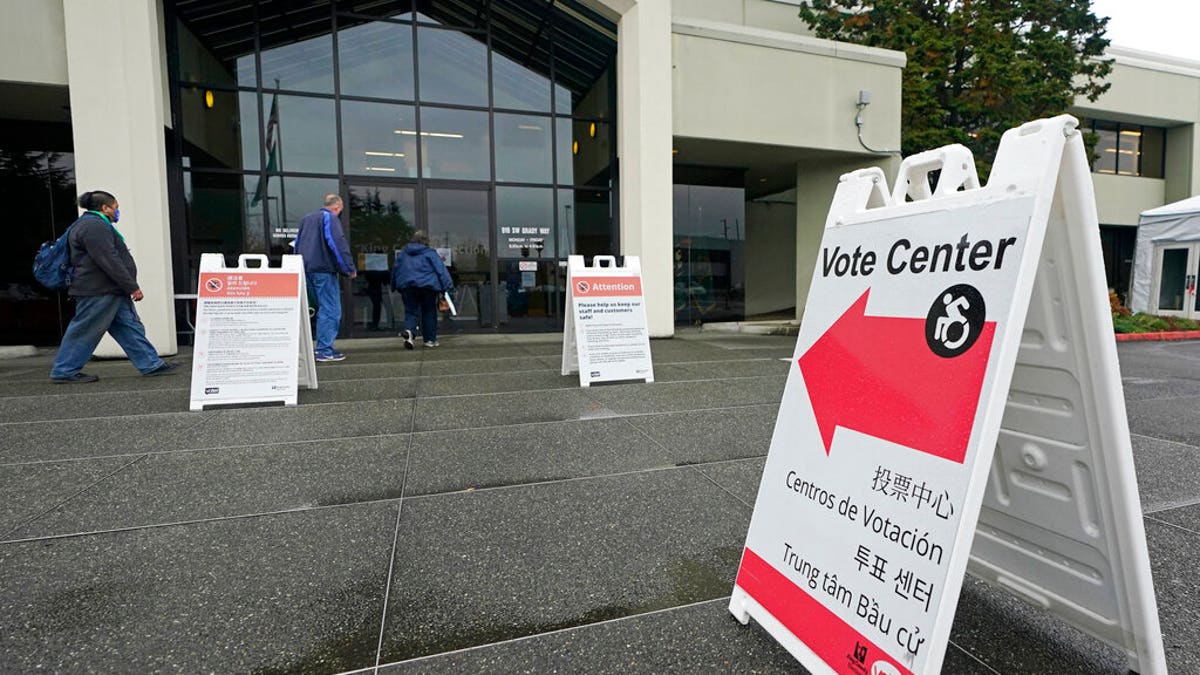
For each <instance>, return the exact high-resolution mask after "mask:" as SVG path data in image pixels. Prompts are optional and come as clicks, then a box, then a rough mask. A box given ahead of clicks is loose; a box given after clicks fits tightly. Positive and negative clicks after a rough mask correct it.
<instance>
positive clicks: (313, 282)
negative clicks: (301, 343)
mask: <svg viewBox="0 0 1200 675" xmlns="http://www.w3.org/2000/svg"><path fill="white" fill-rule="evenodd" d="M323 204H324V206H322V207H321V209H320V210H318V211H313V212H312V213H310V214H308V215H306V216H304V218H302V219H301V220H300V230H299V232H297V233H296V246H295V248H296V253H298V254H300V255H301V256H303V257H304V276H305V278H306V279H307V281H308V292H309V294H310V295H311V296H312V297H314V298H316V300H317V331H316V345H315V347H314V356H315V358H316V359H317V361H318V362H321V363H326V362H330V361H344V360H345V359H346V355H345V354H343V353H341V352H339V351H337V350H335V349H334V348H333V341H334V340H335V339H336V338H337V334H338V327H339V326H340V324H341V322H342V288H341V284H340V283H339V281H338V275H339V274H342V275H345V276H347V277H350V278H351V279H353V278H355V277H357V276H358V270H356V269H355V268H354V262H353V259H352V258H351V257H350V243H349V242H347V241H346V234H345V232H344V231H343V230H342V221H341V220H339V219H338V216H340V215H341V213H342V198H341V197H339V196H337V195H335V194H328V195H325V199H324V201H323Z"/></svg>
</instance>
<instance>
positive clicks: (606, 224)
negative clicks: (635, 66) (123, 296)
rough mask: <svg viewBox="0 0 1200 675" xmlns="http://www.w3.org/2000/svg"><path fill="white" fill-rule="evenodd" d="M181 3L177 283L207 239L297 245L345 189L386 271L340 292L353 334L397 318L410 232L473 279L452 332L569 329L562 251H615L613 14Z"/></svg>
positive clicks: (485, 7) (393, 3)
mask: <svg viewBox="0 0 1200 675" xmlns="http://www.w3.org/2000/svg"><path fill="white" fill-rule="evenodd" d="M167 8H168V11H169V19H168V24H169V26H168V45H169V54H170V65H171V69H170V70H171V74H172V88H173V90H174V92H175V93H174V95H173V96H172V106H173V119H174V120H175V121H176V128H175V134H174V145H175V148H174V153H173V156H174V157H177V158H178V167H177V171H176V172H175V174H174V175H175V176H177V184H176V185H174V186H173V187H172V190H173V192H172V200H173V202H176V201H177V202H178V203H179V204H177V205H176V206H177V208H176V209H175V212H176V213H177V214H179V216H180V220H182V221H183V222H182V224H180V225H176V227H175V229H174V230H173V240H174V250H175V256H176V267H177V268H183V269H177V274H176V286H177V288H176V291H177V292H179V293H191V292H194V285H195V279H196V274H197V267H198V264H199V257H200V254H201V253H205V252H222V253H226V255H227V256H229V255H232V254H234V253H258V252H264V253H268V254H271V255H281V254H284V253H287V252H289V242H290V241H291V239H292V237H294V235H295V228H296V225H297V223H298V221H299V219H300V218H301V217H302V216H303V215H304V214H305V213H308V212H311V211H314V210H316V209H317V208H319V206H320V203H321V197H322V196H323V195H324V194H326V193H330V192H337V193H339V194H341V195H342V196H343V198H344V199H346V200H347V209H346V212H345V214H344V217H343V220H344V221H345V224H346V227H347V231H348V234H349V238H350V244H351V247H352V249H353V252H354V254H355V256H356V257H357V258H358V260H359V261H360V267H363V269H364V270H368V269H369V270H370V271H371V272H372V274H370V275H367V274H363V275H360V276H359V278H358V279H355V280H353V281H352V282H350V283H348V284H347V287H346V288H345V290H344V300H343V307H344V308H345V309H344V312H345V316H344V319H345V320H344V321H343V325H344V332H345V333H348V334H358V333H362V332H366V333H369V332H370V331H371V330H379V331H384V330H393V329H396V330H398V328H397V326H398V320H397V317H396V316H394V315H397V314H398V315H399V318H401V319H402V313H401V312H402V310H399V309H397V308H398V307H399V300H398V296H397V297H396V298H395V299H393V298H389V297H387V296H388V289H387V281H386V280H387V278H388V276H389V270H390V269H391V267H392V266H393V262H394V252H395V251H396V250H397V249H399V248H400V247H401V246H403V244H404V243H405V242H406V241H407V240H408V237H409V236H410V235H411V233H412V231H413V230H418V229H420V230H427V231H429V234H430V237H431V240H432V241H431V245H433V246H435V247H437V248H440V249H444V250H445V251H446V255H445V256H444V257H447V258H448V259H449V260H450V261H451V262H452V274H453V275H455V276H456V277H457V279H456V281H458V283H459V284H461V285H462V289H463V290H462V291H461V292H462V293H464V294H466V295H464V297H463V298H461V299H460V302H459V303H458V305H459V307H464V306H465V307H467V311H465V312H462V313H460V316H459V317H457V319H456V320H455V321H454V322H453V324H452V326H451V328H452V330H453V329H461V330H471V329H486V330H495V329H497V328H499V329H502V330H558V329H560V328H561V325H562V306H563V301H564V294H563V289H562V285H563V284H562V282H561V277H562V269H563V267H564V265H565V259H566V257H567V256H568V255H570V254H575V253H580V254H585V255H596V254H612V253H614V252H615V251H616V250H618V249H617V244H618V242H617V241H616V233H617V231H618V227H617V223H616V213H617V209H616V207H615V204H616V199H617V195H616V194H615V189H614V185H615V179H616V175H615V161H614V157H615V148H616V129H615V124H614V120H615V111H616V101H615V96H616V91H615V89H616V88H615V82H614V78H613V71H614V69H615V56H616V41H615V35H616V27H615V26H613V25H612V24H611V23H609V22H608V21H606V20H605V19H603V17H600V16H599V15H597V14H595V13H593V12H592V11H590V10H588V9H587V8H586V7H584V6H583V5H579V4H577V3H575V2H572V1H570V0H568V1H566V2H555V3H547V2H544V0H438V1H436V2H435V1H433V0H425V1H420V0H416V1H412V0H409V1H402V0H340V1H336V2H335V1H331V0H304V1H302V2H293V1H284V0H257V1H252V0H247V2H243V3H232V4H231V3H228V2H221V1H218V0H187V1H186V2H184V1H179V2H168V3H167ZM368 263H369V266H368ZM385 263H386V267H385V268H381V267H380V266H381V265H383V264H385ZM535 268H536V269H535ZM381 296H382V297H381ZM467 296H470V297H467ZM464 303H465V304H464ZM443 331H445V329H443Z"/></svg>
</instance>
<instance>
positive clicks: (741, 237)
mask: <svg viewBox="0 0 1200 675" xmlns="http://www.w3.org/2000/svg"><path fill="white" fill-rule="evenodd" d="M679 173H681V172H679V171H678V170H677V176H678V174H679ZM713 173H714V174H715V173H722V172H713ZM723 173H730V174H736V175H730V176H729V178H731V179H732V180H730V181H724V180H719V179H718V180H711V179H710V180H708V181H706V182H709V183H710V184H707V185H693V184H678V183H677V184H676V185H675V194H674V209H675V216H674V237H675V239H674V243H675V247H674V265H673V270H674V281H675V322H676V323H681V324H698V323H708V322H713V321H740V320H741V319H743V318H745V315H746V311H745V307H746V294H745V250H746V246H745V242H746V238H745V235H746V190H745V189H744V188H743V187H741V186H740V182H741V175H740V173H737V172H732V171H730V172H723ZM717 178H720V177H717ZM714 183H715V184H714Z"/></svg>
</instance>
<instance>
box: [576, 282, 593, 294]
mask: <svg viewBox="0 0 1200 675" xmlns="http://www.w3.org/2000/svg"><path fill="white" fill-rule="evenodd" d="M575 288H576V289H578V290H579V294H580V295H586V294H587V292H588V291H589V290H591V288H592V285H591V284H589V283H588V282H586V281H580V282H579V283H577V284H575Z"/></svg>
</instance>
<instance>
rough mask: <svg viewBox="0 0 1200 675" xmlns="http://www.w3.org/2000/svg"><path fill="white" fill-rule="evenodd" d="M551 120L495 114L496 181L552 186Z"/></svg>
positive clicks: (529, 116)
mask: <svg viewBox="0 0 1200 675" xmlns="http://www.w3.org/2000/svg"><path fill="white" fill-rule="evenodd" d="M550 121H551V120H550V118H549V117H534V116H531V115H502V114H499V113H497V114H496V118H495V127H496V180H498V181H510V182H514V183H551V182H553V180H552V178H551V171H552V168H553V167H552V165H551V157H550Z"/></svg>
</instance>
